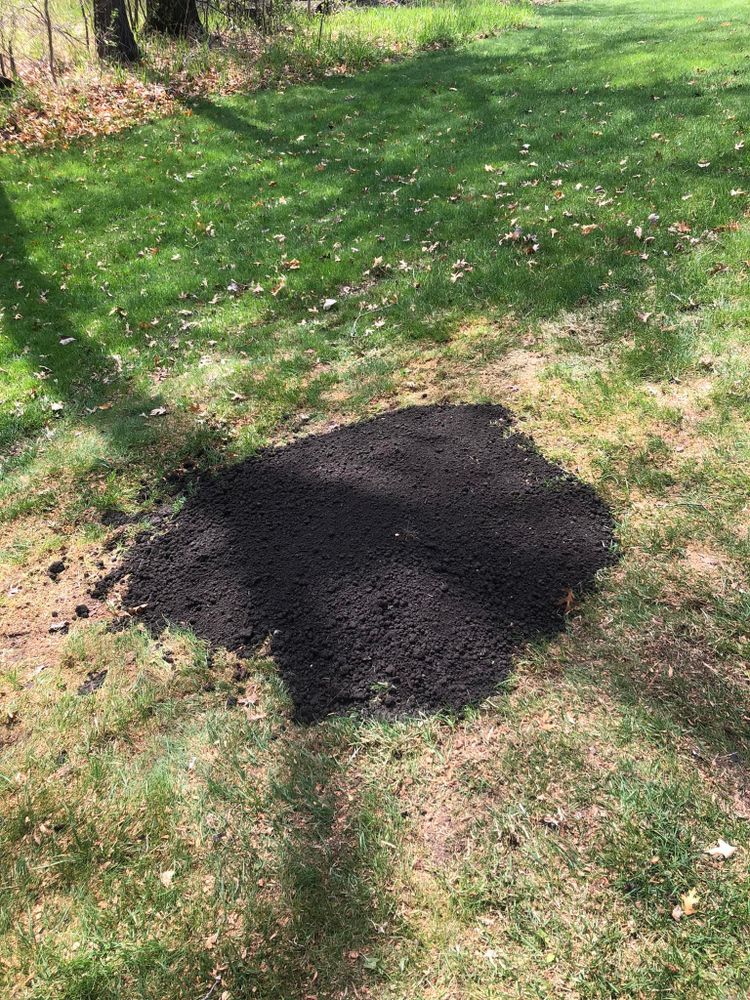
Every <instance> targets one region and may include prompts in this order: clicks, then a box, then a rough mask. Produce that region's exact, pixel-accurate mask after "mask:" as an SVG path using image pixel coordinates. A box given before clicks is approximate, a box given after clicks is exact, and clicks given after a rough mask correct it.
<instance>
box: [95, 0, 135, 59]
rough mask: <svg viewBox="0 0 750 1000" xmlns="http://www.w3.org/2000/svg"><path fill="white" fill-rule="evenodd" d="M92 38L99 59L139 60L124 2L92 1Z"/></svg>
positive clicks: (121, 0) (122, 0)
mask: <svg viewBox="0 0 750 1000" xmlns="http://www.w3.org/2000/svg"><path fill="white" fill-rule="evenodd" d="M94 36H95V38H96V51H97V53H98V54H99V58H100V59H116V60H118V61H120V62H137V61H138V59H139V58H140V52H139V51H138V46H137V45H136V42H135V38H134V37H133V29H132V28H131V27H130V21H129V20H128V12H127V9H126V7H125V0H94Z"/></svg>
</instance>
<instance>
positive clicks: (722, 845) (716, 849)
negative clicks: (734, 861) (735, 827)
mask: <svg viewBox="0 0 750 1000" xmlns="http://www.w3.org/2000/svg"><path fill="white" fill-rule="evenodd" d="M736 851H737V848H736V847H735V846H734V845H733V844H728V843H727V842H726V840H722V839H721V837H719V839H718V841H717V842H716V844H714V846H713V847H707V848H706V849H705V851H704V852H703V853H704V854H709V855H710V856H711V857H712V858H722V859H723V860H724V861H726V860H727V858H731V857H732V855H733V854H735V853H736Z"/></svg>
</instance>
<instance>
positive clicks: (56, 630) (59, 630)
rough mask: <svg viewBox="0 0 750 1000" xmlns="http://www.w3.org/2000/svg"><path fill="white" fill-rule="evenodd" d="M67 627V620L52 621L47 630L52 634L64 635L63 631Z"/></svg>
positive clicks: (66, 629)
mask: <svg viewBox="0 0 750 1000" xmlns="http://www.w3.org/2000/svg"><path fill="white" fill-rule="evenodd" d="M68 627H69V622H67V621H62V622H52V624H51V625H50V627H49V630H50V632H51V633H52V634H53V635H65V633H66V632H67V631H68Z"/></svg>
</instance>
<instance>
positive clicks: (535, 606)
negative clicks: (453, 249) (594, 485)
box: [123, 405, 613, 721]
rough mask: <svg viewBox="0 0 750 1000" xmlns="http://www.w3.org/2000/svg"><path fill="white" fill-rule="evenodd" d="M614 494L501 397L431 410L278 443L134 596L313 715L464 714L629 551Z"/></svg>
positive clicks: (178, 541)
mask: <svg viewBox="0 0 750 1000" xmlns="http://www.w3.org/2000/svg"><path fill="white" fill-rule="evenodd" d="M612 542H613V524H612V518H611V516H610V514H609V511H608V510H607V508H606V507H605V505H604V504H603V502H602V501H601V500H600V499H599V497H598V496H597V494H596V493H595V492H594V491H593V490H592V489H591V488H590V487H589V486H587V485H585V484H584V483H582V482H580V481H578V480H576V479H575V478H573V477H571V476H569V475H567V474H566V473H565V472H563V471H562V470H561V469H560V468H558V467H557V466H554V465H552V464H550V463H549V462H547V461H546V460H545V459H544V458H543V457H542V456H541V455H540V454H539V453H538V452H537V451H536V450H535V449H534V447H533V445H532V443H531V442H530V441H529V440H528V439H527V438H525V437H523V436H522V435H520V434H517V433H514V432H513V430H512V417H511V414H510V413H509V412H508V411H507V410H505V409H503V408H502V407H500V406H490V405H481V406H423V407H414V408H410V409H405V410H400V411H396V412H393V413H389V414H385V415H383V416H380V417H376V418H375V419H373V420H370V421H368V422H366V423H361V424H358V425H355V426H350V427H344V428H341V429H338V430H335V431H333V432H331V433H328V434H322V435H318V436H310V437H307V438H304V439H301V440H299V441H297V442H295V443H293V444H291V445H289V446H287V447H285V448H280V449H276V450H269V451H266V452H264V453H262V454H260V455H258V456H257V457H254V458H252V459H250V460H248V461H246V462H243V463H241V464H239V465H236V466H234V467H232V468H229V469H226V470H225V471H223V472H221V473H219V474H217V475H216V476H214V477H213V478H211V479H209V480H207V481H205V482H203V484H202V485H201V486H200V487H199V488H198V489H197V490H196V492H195V493H194V495H193V496H191V497H190V498H189V499H188V501H187V502H186V504H185V506H184V507H183V509H182V510H181V512H180V513H179V515H178V516H177V517H176V518H175V520H174V521H173V522H172V524H171V525H170V526H169V527H168V528H167V530H166V531H165V532H163V533H162V534H160V535H157V536H152V537H150V538H142V539H141V540H139V541H138V542H137V543H136V545H135V547H134V549H133V551H132V552H131V554H130V556H129V557H128V560H127V563H126V565H125V566H123V571H124V572H127V573H129V574H130V577H129V583H128V589H127V593H126V595H125V599H124V600H125V604H126V606H128V607H130V608H134V607H141V606H143V605H145V607H141V611H140V615H141V618H142V619H143V620H145V621H146V622H147V624H149V625H150V626H151V627H152V628H155V629H158V628H160V627H162V626H163V624H164V622H165V620H168V621H171V622H174V623H180V624H187V625H190V626H191V627H192V628H193V629H194V630H195V631H196V632H197V633H198V634H199V635H201V636H203V637H204V638H206V639H208V640H210V641H211V642H212V643H214V644H216V645H220V646H225V647H227V648H228V649H231V650H236V651H238V652H240V653H249V652H251V651H254V650H256V649H257V648H258V647H260V646H261V645H262V644H263V642H264V641H265V640H266V639H267V637H268V636H269V635H270V636H271V651H272V653H273V655H274V657H275V659H276V661H277V663H278V667H279V670H280V672H281V674H282V676H283V678H284V680H285V682H286V684H287V686H288V689H289V692H290V694H291V696H292V698H293V700H294V704H295V706H296V712H297V717H298V718H299V719H300V720H304V721H312V720H315V719H319V718H321V717H322V716H324V715H326V714H328V713H331V712H346V711H350V710H351V709H353V708H356V709H358V710H359V711H361V712H364V713H368V714H373V713H374V714H388V715H391V714H396V713H405V712H406V713H409V712H414V711H418V710H427V711H432V710H436V709H440V708H460V707H462V706H464V705H466V704H467V703H473V702H477V701H478V700H481V699H482V698H484V697H486V696H487V695H489V694H491V693H492V692H493V691H494V690H495V689H496V687H497V684H498V682H499V681H500V680H502V678H503V677H505V676H506V675H507V674H508V672H509V670H510V669H511V662H512V656H513V653H514V651H516V650H517V649H518V648H519V646H520V645H522V644H523V643H524V642H526V641H528V640H529V639H534V638H537V637H540V636H551V635H553V634H554V633H556V632H558V631H559V630H560V629H562V627H563V625H564V621H565V611H566V609H568V608H569V607H570V603H571V592H572V594H573V595H575V596H576V597H578V596H579V595H580V594H581V592H582V591H585V590H586V589H587V588H589V587H590V586H591V585H592V582H593V579H594V576H595V574H596V572H597V570H599V569H601V568H602V567H604V566H606V565H607V564H608V563H610V562H611V561H612V559H613V554H612Z"/></svg>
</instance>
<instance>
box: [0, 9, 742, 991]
mask: <svg viewBox="0 0 750 1000" xmlns="http://www.w3.org/2000/svg"><path fill="white" fill-rule="evenodd" d="M373 16H374V15H373ZM389 16H390V15H389ZM407 16H408V12H403V11H402V12H399V15H398V18H404V17H407ZM397 20H398V19H396V20H394V21H393V24H396V23H397ZM399 23H400V22H399ZM397 26H398V25H397ZM393 30H396V29H395V28H393ZM399 30H400V28H399ZM749 86H750V16H749V15H748V12H747V9H746V6H745V4H743V3H741V2H740V0H718V2H716V3H713V4H711V5H710V6H709V5H707V4H705V3H702V2H699V0H683V2H681V3H680V4H679V5H676V4H674V3H671V2H669V0H630V2H625V0H585V2H584V0H578V2H576V0H562V2H560V3H554V4H546V5H542V6H538V7H536V8H534V9H533V10H532V9H531V8H530V7H529V8H523V9H520V10H519V9H516V10H515V13H514V14H513V16H512V18H510V19H509V27H508V28H507V30H505V31H503V32H502V33H500V34H499V35H497V37H493V38H488V39H484V40H479V41H475V42H472V43H470V44H463V45H461V46H460V47H457V48H451V49H447V50H440V51H433V52H427V53H424V54H421V55H415V56H412V57H410V58H408V59H403V60H400V61H395V62H391V63H389V64H387V65H382V66H380V67H377V68H374V69H372V70H370V71H369V72H367V73H361V74H357V75H341V74H340V73H339V74H336V75H334V76H331V77H330V78H328V79H325V80H323V81H321V82H320V83H317V84H310V85H304V86H302V85H300V86H287V87H286V89H284V87H283V86H281V85H280V86H279V88H278V89H271V90H267V91H264V92H261V93H257V94H254V95H252V96H234V97H231V98H225V99H212V100H203V101H197V102H195V103H192V104H190V105H186V106H185V107H184V108H183V110H182V113H180V114H178V115H175V116H172V117H170V118H165V119H163V120H160V121H157V122H154V123H152V124H150V125H147V126H143V127H140V128H138V129H136V130H132V131H129V132H124V133H122V134H120V135H118V136H114V137H111V138H107V139H100V140H96V141H93V142H90V143H88V144H78V145H73V146H71V148H69V149H59V150H55V151H41V150H37V151H34V152H33V153H29V154H23V153H16V154H12V155H11V154H8V155H5V156H4V157H3V158H2V160H1V161H0V373H1V374H2V378H1V379H0V442H1V447H2V454H3V456H4V457H3V459H2V465H1V466H0V468H2V479H1V481H0V518H1V519H2V520H1V525H0V582H1V584H2V586H1V587H0V634H3V635H5V636H6V639H5V641H4V642H3V643H2V645H3V647H4V649H3V651H2V652H0V692H1V693H2V719H0V784H2V788H3V791H2V793H1V796H2V797H1V798H0V814H1V815H2V824H1V825H0V858H1V859H2V862H1V864H0V872H1V875H0V879H1V880H2V882H1V884H2V892H0V984H2V993H3V995H4V996H6V995H7V996H9V997H13V998H14V1000H16V998H18V1000H32V998H33V1000H74V998H75V1000H83V998H89V1000H94V998H96V1000H110V998H118V1000H122V998H133V1000H135V998H149V1000H163V998H173V997H174V998H183V997H184V998H186V1000H187V998H191V1000H192V998H194V1000H203V998H223V1000H239V998H245V997H258V998H268V1000H270V998H274V1000H276V998H279V1000H298V998H308V1000H312V998H315V997H317V998H318V1000H323V998H334V997H357V996H358V997H363V998H364V997H369V998H371V1000H385V998H404V1000H406V998H414V997H419V998H429V1000H438V998H441V1000H443V998H445V1000H448V998H450V1000H459V998H460V1000H469V998H470V1000H495V998H505V997H522V998H528V997H538V998H548V997H559V996H564V997H571V998H579V997H580V998H595V997H596V998H611V997H615V996H616V997H634V998H636V997H653V996H661V997H675V998H677V997H680V998H682V997H691V996H700V997H707V998H716V1000H724V998H735V997H736V998H740V997H744V996H745V995H746V991H747V982H748V980H749V978H750V932H749V930H748V921H749V918H750V894H749V890H750V879H749V876H750V853H749V852H750V836H749V835H748V834H749V831H748V821H750V771H749V770H748V768H749V767H750V757H749V756H748V754H749V752H750V731H749V730H748V723H749V722H750V684H749V681H750V675H749V674H748V668H749V666H750V665H749V663H748V660H749V655H748V654H749V652H750V588H749V580H748V570H749V569H750V531H749V530H748V515H749V510H750V502H749V501H748V496H749V487H750V347H749V346H748V337H747V330H748V321H749V319H750V296H749V295H748V291H747V289H748V272H749V271H750V221H749V218H750V170H748V165H747V156H748V151H749V150H750V146H748V148H745V143H746V142H747V141H748V140H747V135H746V133H747V132H748V126H749V125H750V114H749V113H748V88H749ZM436 400H440V401H443V400H445V401H491V402H498V403H502V404H504V405H506V406H508V407H509V408H511V409H512V410H514V411H515V413H516V414H517V416H518V420H519V423H520V425H521V426H522V428H523V430H524V432H525V433H527V434H529V435H531V436H532V437H533V438H534V440H535V441H536V442H537V444H538V446H539V448H540V449H541V450H542V452H543V453H544V454H545V455H546V456H547V457H549V458H550V459H552V460H554V461H556V462H559V463H560V464H562V465H563V466H564V467H565V468H567V469H569V470H570V471H572V472H575V473H576V474H577V475H579V476H580V477H582V478H583V479H585V480H586V481H588V482H590V483H591V484H593V485H594V486H595V487H596V489H597V490H598V491H599V492H600V493H601V494H602V496H603V497H604V498H605V499H606V501H607V502H608V503H609V505H610V506H611V508H612V510H613V512H614V514H615V517H616V520H617V526H618V533H619V539H620V546H621V556H622V558H621V560H620V562H619V563H618V565H617V566H616V567H614V568H612V569H610V570H608V571H606V572H605V573H604V574H603V576H602V579H601V586H600V589H599V591H598V593H597V594H596V595H594V596H593V597H590V598H588V599H587V600H586V601H585V602H584V603H583V604H581V605H580V606H579V607H576V608H573V609H572V611H571V613H570V621H569V627H568V629H567V632H566V633H565V634H564V635H563V636H562V637H561V638H559V639H557V640H555V641H554V642H552V643H548V644H540V645H538V646H534V647H532V648H529V649H528V650H527V651H526V652H525V654H524V655H523V656H522V657H520V658H519V660H518V663H517V665H516V669H515V671H514V673H513V674H512V676H511V678H510V680H509V681H508V682H507V683H506V684H505V685H503V687H502V688H501V689H500V690H499V691H498V692H497V695H496V696H494V697H492V698H491V699H489V700H488V701H487V702H485V703H483V704H482V705H480V706H476V707H474V708H472V709H467V710H466V712H465V713H464V714H462V715H459V716H449V715H441V716H429V717H424V718H418V719H411V720H408V719H407V720H402V721H399V722H397V723H383V722H372V721H369V722H360V721H357V720H356V719H354V718H352V719H332V720H330V721H327V722H323V723H321V724H319V725H316V726H311V727H302V726H298V725H296V724H294V723H293V722H292V721H291V720H290V706H289V701H288V697H287V695H286V693H285V691H284V690H283V686H282V685H281V683H280V681H279V678H278V675H277V674H276V672H275V670H274V666H273V663H272V662H271V661H269V660H268V659H264V658H263V657H261V656H259V657H258V658H257V659H256V660H253V661H240V660H238V659H237V658H236V657H234V656H232V655H231V654H228V653H225V652H223V651H221V650H211V649H208V648H206V646H205V644H204V643H202V642H201V640H200V638H199V637H196V636H194V635H192V634H190V633H188V632H184V631H178V630H173V631H171V632H168V633H166V634H165V635H163V636H162V637H161V638H159V639H154V638H152V637H150V636H149V635H148V634H147V633H146V632H145V630H144V629H142V628H141V627H140V626H138V624H137V623H135V622H133V621H130V620H129V619H128V620H124V621H123V620H122V616H121V613H120V609H118V607H117V606H116V604H108V603H107V602H105V601H99V600H96V599H92V598H91V597H90V596H89V590H90V588H91V585H92V583H93V582H94V580H96V579H97V577H99V576H101V575H102V574H103V573H104V572H105V571H106V570H107V569H109V568H110V567H111V566H112V565H114V564H115V563H116V561H117V560H118V559H119V557H120V555H121V553H122V552H123V550H124V549H125V547H126V546H127V545H128V543H129V541H130V540H131V539H132V537H133V536H134V534H135V533H137V532H138V531H139V530H140V529H141V528H142V527H143V525H144V523H145V524H147V523H148V522H149V519H150V518H151V519H153V518H154V517H155V516H158V517H161V518H163V517H164V516H165V515H167V514H168V513H169V512H170V511H172V510H178V509H179V507H180V506H181V504H182V503H183V501H184V497H185V495H186V492H188V491H189V490H190V489H191V488H192V482H193V478H194V475H195V473H196V471H197V470H207V469H211V468H215V467H217V466H219V465H223V464H226V463H228V462H231V461H234V460H236V459H238V458H241V457H244V456H247V455H249V454H251V453H253V452H254V451H255V450H257V449H258V448H259V447H261V446H262V445H264V444H267V443H282V442H286V441H289V440H291V439H293V438H294V437H296V436H298V435H300V434H307V433H310V432H311V431H315V430H320V429H325V428H329V427H331V426H332V425H334V424H336V423H344V422H348V421H354V420H359V419H362V418H363V417H366V416H368V415H370V414H374V413H377V412H380V411H382V410H383V409H387V408H392V407H396V406H399V405H405V404H409V403H421V402H428V401H436ZM61 556H62V558H63V559H64V562H65V563H66V569H65V570H64V572H63V573H61V574H52V578H51V577H50V574H49V573H48V567H49V565H50V563H52V562H53V561H54V560H58V559H60V558H61ZM83 603H85V604H86V605H87V607H88V609H89V612H90V616H89V617H88V618H81V619H78V618H76V616H75V613H74V610H73V609H74V608H75V607H76V606H77V605H80V604H83ZM118 616H120V618H121V620H120V627H119V628H118V630H115V631H113V630H112V629H111V628H110V627H109V626H110V625H111V622H112V620H113V618H116V617H118ZM125 618H126V619H127V616H125ZM64 621H69V622H70V626H69V629H68V631H67V633H66V634H64V633H65V629H64V628H63V629H60V630H59V631H57V632H50V631H49V630H50V627H52V626H54V625H55V624H59V623H61V622H64ZM104 671H106V676H105V677H104V682H103V684H102V685H101V687H99V688H98V689H96V690H95V691H93V692H92V693H89V694H84V695H79V694H78V693H77V692H78V690H79V688H80V687H81V685H82V684H84V683H85V682H86V680H87V678H89V679H91V680H93V681H94V682H96V681H97V679H98V680H101V674H102V672H104ZM89 686H90V687H93V686H94V684H90V685H89ZM719 838H722V840H723V841H725V842H726V843H728V844H730V845H732V846H733V847H736V848H737V850H736V851H735V852H733V853H731V852H727V853H731V857H728V858H726V859H722V857H721V856H719V857H717V856H714V855H712V854H710V853H707V849H709V848H711V847H713V846H714V845H716V844H717V842H718V841H719ZM696 897H697V903H695V899H696ZM691 903H694V904H695V905H694V906H691ZM676 907H679V908H680V909H676ZM693 908H694V910H695V912H692V913H691V912H690V911H691V909H693Z"/></svg>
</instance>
